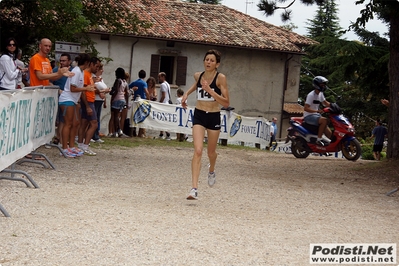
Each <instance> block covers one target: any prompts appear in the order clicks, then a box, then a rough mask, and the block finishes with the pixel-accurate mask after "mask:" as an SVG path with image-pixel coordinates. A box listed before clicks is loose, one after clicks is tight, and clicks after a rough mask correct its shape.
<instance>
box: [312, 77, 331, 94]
mask: <svg viewBox="0 0 399 266" xmlns="http://www.w3.org/2000/svg"><path fill="white" fill-rule="evenodd" d="M327 83H328V79H326V78H325V77H323V76H316V77H315V78H314V79H313V87H314V88H315V89H316V90H319V91H322V92H323V91H325V90H326V88H327Z"/></svg>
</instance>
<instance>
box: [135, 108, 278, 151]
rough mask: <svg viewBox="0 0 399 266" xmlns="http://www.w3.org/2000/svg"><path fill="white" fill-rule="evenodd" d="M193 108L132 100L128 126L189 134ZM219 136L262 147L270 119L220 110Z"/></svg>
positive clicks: (230, 140) (268, 134)
mask: <svg viewBox="0 0 399 266" xmlns="http://www.w3.org/2000/svg"><path fill="white" fill-rule="evenodd" d="M193 116H194V108H190V107H188V108H187V109H184V108H183V107H181V106H180V105H175V104H164V103H158V102H154V101H148V100H140V101H135V102H134V104H133V107H132V113H131V118H130V121H131V127H138V128H147V129H152V130H160V131H168V132H175V133H184V134H191V133H192V126H193V124H192V122H193ZM220 120H221V123H220V136H219V138H220V139H227V141H228V142H231V143H234V142H252V143H259V144H260V145H261V146H266V144H268V143H269V141H270V124H271V123H270V122H268V121H267V120H266V119H264V118H263V117H245V116H241V115H238V114H236V113H234V112H232V111H224V110H222V111H221V112H220Z"/></svg>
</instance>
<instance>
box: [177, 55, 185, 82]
mask: <svg viewBox="0 0 399 266" xmlns="http://www.w3.org/2000/svg"><path fill="white" fill-rule="evenodd" d="M186 76H187V57H186V56H178V57H177V72H176V85H186Z"/></svg>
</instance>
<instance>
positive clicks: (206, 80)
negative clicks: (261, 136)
mask: <svg viewBox="0 0 399 266" xmlns="http://www.w3.org/2000/svg"><path fill="white" fill-rule="evenodd" d="M220 59H221V55H220V53H219V52H218V51H216V50H209V51H207V52H206V53H205V56H204V62H203V64H204V68H205V71H203V72H197V73H195V74H194V79H195V83H194V84H193V85H192V86H191V87H190V89H189V90H188V91H187V92H186V93H185V94H184V95H183V98H182V106H183V108H187V97H188V96H189V95H190V94H191V93H193V92H195V94H196V97H197V102H196V106H195V110H194V117H193V142H194V156H193V159H192V161H191V182H192V187H191V190H190V193H189V195H188V197H187V199H188V200H193V199H197V198H198V192H197V188H198V179H199V175H200V169H201V157H202V150H203V146H204V137H205V131H206V132H207V135H208V147H207V149H208V158H209V172H208V185H209V186H210V187H212V186H213V185H214V184H215V182H216V175H215V164H216V158H217V153H216V146H217V142H218V139H219V134H220V124H221V121H220V107H219V105H222V106H223V107H225V108H227V107H229V104H230V100H229V91H228V88H227V80H226V76H225V75H223V74H222V73H219V72H218V71H217V69H218V67H219V65H220Z"/></svg>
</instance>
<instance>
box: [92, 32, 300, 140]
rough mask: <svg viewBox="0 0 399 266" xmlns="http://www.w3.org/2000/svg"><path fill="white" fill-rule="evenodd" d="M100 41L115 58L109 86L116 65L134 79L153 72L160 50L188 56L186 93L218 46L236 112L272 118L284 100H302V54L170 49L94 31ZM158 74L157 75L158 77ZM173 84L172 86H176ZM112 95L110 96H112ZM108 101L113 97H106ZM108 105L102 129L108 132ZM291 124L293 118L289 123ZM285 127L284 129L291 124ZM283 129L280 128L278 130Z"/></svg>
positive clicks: (187, 47) (100, 46)
mask: <svg viewBox="0 0 399 266" xmlns="http://www.w3.org/2000/svg"><path fill="white" fill-rule="evenodd" d="M92 39H93V40H94V41H95V42H96V43H97V44H96V45H95V46H96V49H97V50H98V51H99V52H100V54H99V56H100V57H109V58H112V61H110V62H109V63H108V64H106V65H105V66H104V75H103V78H104V80H105V82H106V83H107V85H108V86H110V87H111V86H112V84H113V82H114V79H115V75H114V72H115V69H116V68H118V67H122V68H124V69H125V71H126V72H128V73H130V75H131V80H135V79H137V75H138V71H139V70H141V69H143V70H145V71H146V72H147V77H148V76H149V74H150V63H151V54H158V50H159V49H173V50H178V51H180V54H179V55H181V56H187V57H188V60H187V79H186V85H185V86H180V88H182V89H183V90H184V91H186V90H188V89H189V88H190V87H191V85H192V84H193V83H194V73H195V72H197V71H203V69H204V67H203V57H204V54H205V52H206V51H207V50H209V49H217V50H219V51H220V52H221V53H222V60H221V65H220V67H219V72H221V73H223V74H225V75H226V77H227V82H228V88H229V93H230V105H231V106H232V107H234V108H235V112H236V113H239V114H241V115H244V116H263V117H265V118H267V119H269V120H271V118H272V117H273V116H276V117H277V118H278V119H279V120H280V119H281V118H282V115H281V113H282V107H283V101H284V100H285V101H286V102H296V101H297V99H298V87H299V73H300V58H301V57H300V56H299V55H294V56H292V58H291V59H290V60H288V61H287V59H288V58H290V57H291V55H288V54H285V53H279V52H267V51H258V50H248V49H238V48H226V47H214V46H208V45H198V44H187V43H175V46H174V47H173V48H170V47H166V41H156V40H149V39H137V38H131V37H120V36H110V39H109V40H100V36H99V35H92ZM286 61H287V62H288V65H289V72H288V81H287V90H284V68H285V64H286ZM155 78H156V77H155ZM172 85H173V84H172ZM176 89H177V86H172V91H171V97H172V98H174V97H175V94H176V93H175V90H176ZM108 97H109V96H108ZM107 101H108V105H110V104H109V98H108V99H107ZM188 104H189V105H195V96H194V94H192V95H190V97H189V99H188ZM109 111H110V109H109V107H108V108H107V109H103V112H102V119H101V132H104V133H107V132H108V130H107V125H108V121H109ZM284 123H287V125H288V121H285V122H284ZM287 125H285V126H284V128H286V127H287ZM279 131H280V130H279Z"/></svg>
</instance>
